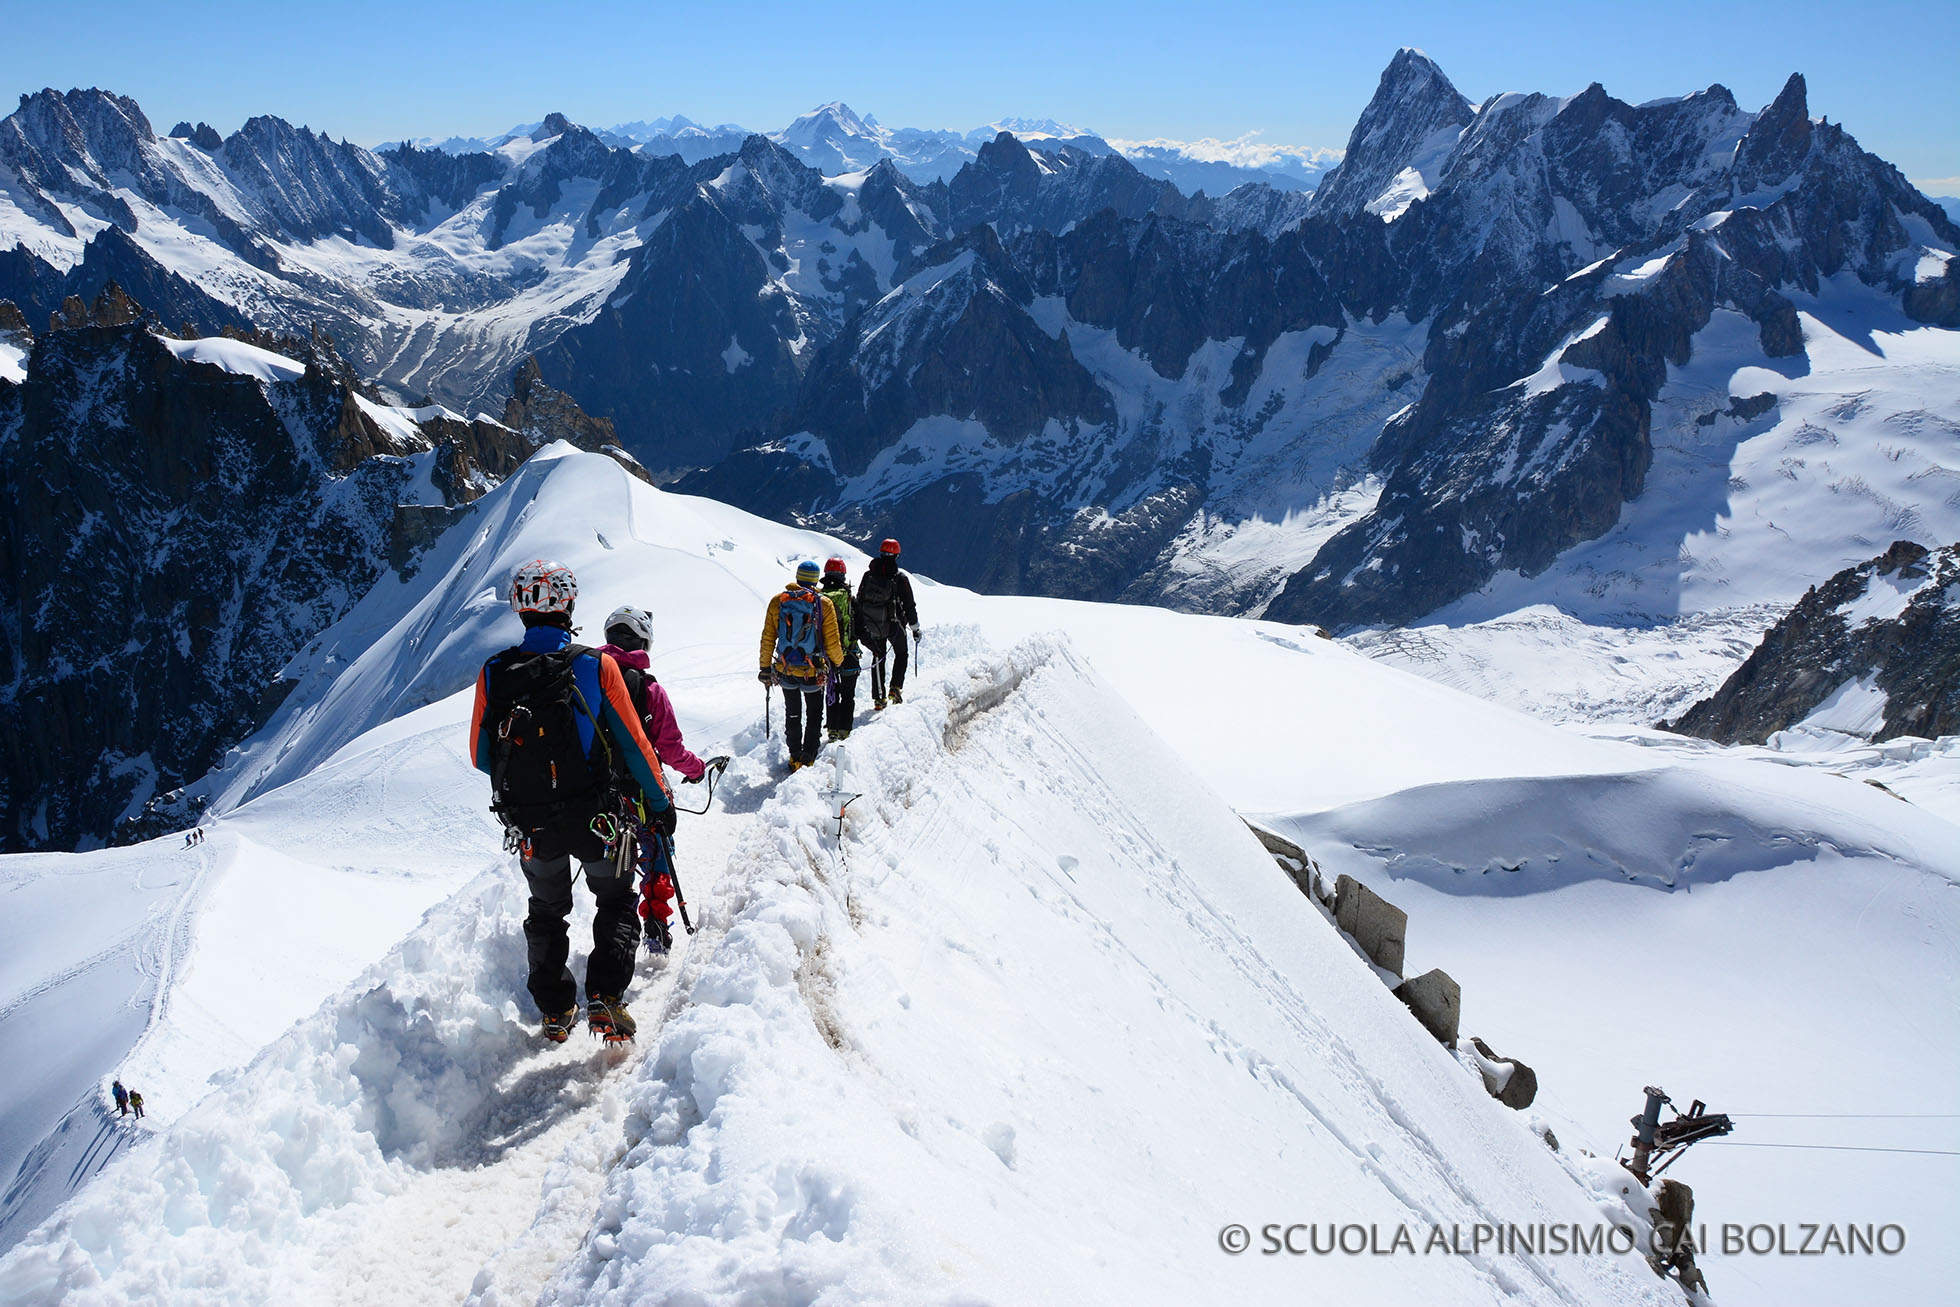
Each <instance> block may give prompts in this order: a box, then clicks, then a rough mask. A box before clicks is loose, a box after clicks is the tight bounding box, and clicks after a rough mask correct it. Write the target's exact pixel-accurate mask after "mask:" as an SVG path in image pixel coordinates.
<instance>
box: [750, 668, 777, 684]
mask: <svg viewBox="0 0 1960 1307" xmlns="http://www.w3.org/2000/svg"><path fill="white" fill-rule="evenodd" d="M755 679H756V680H758V681H761V682H762V683H763V684H764V685H774V684H775V683H776V673H775V672H773V671H771V670H770V669H769V668H767V667H764V668H760V669H758V670H757V672H756V674H755Z"/></svg>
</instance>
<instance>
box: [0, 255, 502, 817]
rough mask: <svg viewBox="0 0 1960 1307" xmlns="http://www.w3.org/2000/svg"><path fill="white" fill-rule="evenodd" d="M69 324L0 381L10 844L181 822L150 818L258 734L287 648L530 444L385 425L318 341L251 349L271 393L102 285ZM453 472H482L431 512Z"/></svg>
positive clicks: (1, 593)
mask: <svg viewBox="0 0 1960 1307" xmlns="http://www.w3.org/2000/svg"><path fill="white" fill-rule="evenodd" d="M60 318H61V321H60V323H59V325H58V327H57V328H56V329H55V330H51V331H49V332H47V333H45V334H43V335H40V336H38V337H36V338H35V339H34V342H33V349H32V353H31V354H30V355H29V358H28V364H27V376H26V380H25V381H24V382H23V383H21V384H19V385H15V384H12V383H5V382H0V748H4V750H5V766H4V768H0V848H5V849H6V850H8V851H15V850H20V849H29V848H74V847H88V846H93V845H95V844H99V843H101V842H102V841H103V840H105V839H109V838H116V837H128V836H134V835H142V834H148V833H154V830H155V829H158V828H161V827H163V826H167V825H168V824H170V823H172V822H174V821H177V820H181V818H182V817H183V816H184V815H185V814H170V815H164V814H161V813H157V812H155V811H154V810H152V809H151V808H150V805H151V804H152V803H153V802H154V801H155V800H157V799H158V797H159V796H161V795H163V794H165V793H167V792H169V791H171V790H174V789H175V788H177V787H178V786H180V785H182V784H184V783H185V782H186V781H189V780H192V779H195V778H196V777H197V776H199V775H201V774H202V773H203V772H204V771H206V770H207V769H208V768H209V767H211V766H212V765H213V764H214V763H215V762H216V761H217V760H218V758H219V757H220V756H221V755H222V753H223V751H224V750H225V749H226V748H227V747H228V746H230V745H231V744H233V743H235V742H237V741H238V740H240V739H242V738H243V737H244V736H245V735H247V734H249V733H250V731H251V730H252V729H253V728H254V727H255V726H256V725H257V724H258V723H259V722H260V721H262V720H263V719H264V717H265V715H266V714H268V713H269V712H270V711H271V710H272V709H273V708H274V707H276V706H277V702H278V699H279V695H280V691H281V689H282V686H283V683H282V682H280V680H279V672H280V669H281V667H282V666H283V665H284V664H285V663H286V661H287V660H288V659H289V658H290V657H291V656H292V655H293V653H294V652H296V651H297V650H298V649H299V648H300V647H301V646H303V645H304V643H305V642H306V640H308V639H310V638H311V637H312V636H313V634H314V633H315V632H317V631H319V630H320V629H322V628H323V627H325V626H326V625H327V624H329V623H330V622H332V621H334V620H336V619H337V618H339V617H340V616H341V615H343V614H344V613H345V612H346V611H347V610H348V609H349V608H350V607H351V606H352V605H353V604H354V602H355V601H356V600H358V599H359V597H360V596H361V595H362V594H363V593H365V592H366V591H367V589H368V588H369V587H370V586H371V585H372V584H373V583H374V581H375V580H376V579H377V578H378V577H379V576H380V575H381V574H382V572H383V571H384V570H385V569H386V568H387V567H389V566H390V565H391V563H392V564H395V565H400V564H403V563H405V562H408V561H409V560H410V559H412V556H413V554H414V552H415V549H416V547H417V545H418V544H420V543H425V542H426V540H427V539H428V538H430V531H431V529H432V527H439V525H440V523H441V521H442V517H441V515H442V514H444V513H446V512H447V511H448V510H449V509H450V508H452V507H453V506H454V505H456V504H460V503H462V502H464V501H466V500H467V499H469V498H472V497H474V495H476V494H480V493H482V490H483V489H487V488H488V484H489V483H487V482H485V481H484V479H483V476H484V475H491V474H494V469H496V468H501V467H506V466H510V465H514V464H512V463H511V460H512V459H513V458H515V457H517V456H519V454H521V452H523V451H528V450H529V449H530V448H532V446H531V444H530V442H529V440H528V439H527V438H525V437H524V436H522V435H521V434H520V433H518V432H515V431H507V430H505V429H504V428H501V427H496V425H495V424H490V423H484V424H475V425H476V426H480V427H484V428H495V430H496V431H499V432H503V435H504V438H505V440H506V443H505V444H504V446H503V447H501V448H495V449H493V448H491V447H490V446H489V444H487V443H486V441H487V440H488V437H487V436H486V434H485V432H483V431H477V430H472V431H468V432H464V433H444V432H441V431H438V432H436V433H433V434H432V433H430V432H428V431H427V430H426V429H425V430H424V431H423V432H422V433H420V434H413V435H412V434H410V433H409V432H408V431H406V430H405V429H404V427H403V424H402V423H401V422H400V421H399V420H396V419H390V420H389V421H388V422H387V423H383V422H381V421H378V420H377V419H376V417H375V416H374V415H373V414H372V413H371V412H370V411H369V408H368V405H369V403H371V401H368V400H367V399H366V398H365V397H364V396H362V395H360V394H359V393H358V391H357V389H356V383H355V381H354V379H353V378H352V375H351V372H350V371H349V370H348V369H347V365H346V362H345V360H344V359H341V358H340V356H339V355H338V353H337V351H336V350H335V349H334V347H333V343H332V341H331V340H330V339H327V338H325V337H323V336H316V337H314V338H313V339H311V340H304V339H297V340H296V339H281V338H271V337H265V336H260V337H258V338H257V339H256V341H255V342H254V343H255V344H257V345H259V346H260V347H261V348H272V349H274V350H275V351H276V352H277V353H279V354H281V355H283V356H285V357H286V358H288V359H291V360H293V361H294V362H297V363H300V364H303V365H304V372H303V373H302V374H301V375H299V376H297V377H295V378H294V379H292V380H281V381H266V380H262V379H260V377H259V376H256V375H247V374H243V373H240V372H236V371H231V370H228V368H227V367H226V366H222V365H220V364H218V363H213V362H201V361H196V360H195V359H194V358H191V357H180V356H179V354H178V353H176V352H173V349H172V346H173V345H174V344H175V342H173V341H171V340H169V339H167V338H165V337H163V336H160V335H158V334H157V333H156V332H155V331H154V330H153V329H152V328H151V326H150V325H149V324H148V322H147V320H146V319H147V315H145V314H144V313H143V311H142V310H141V309H140V308H139V307H138V306H137V305H136V304H135V303H134V302H133V301H132V300H130V299H129V297H128V296H126V295H124V294H123V293H122V292H121V290H120V289H119V288H117V287H114V286H111V287H109V288H107V289H105V290H104V292H103V293H102V294H101V295H99V296H97V298H96V300H95V302H94V303H93V304H91V305H88V306H83V305H82V304H81V303H80V301H79V299H76V300H75V301H74V302H73V303H71V304H69V305H68V306H67V308H66V310H65V311H64V312H63V313H62V314H61V315H60ZM377 411H378V410H377ZM429 463H434V464H435V465H436V466H435V468H433V469H431V468H428V467H426V466H425V465H426V464H429ZM443 467H448V468H451V469H456V468H468V469H472V471H473V472H474V473H476V475H458V476H452V477H451V478H450V479H449V484H448V486H447V489H448V491H449V495H448V497H447V499H446V500H445V501H444V502H435V503H431V502H429V501H428V500H427V498H426V495H427V491H426V487H427V486H428V485H429V483H430V480H431V476H430V473H431V472H432V471H437V470H439V469H441V468H443ZM484 469H490V470H491V471H490V472H489V473H485V472H484ZM435 480H437V481H438V482H439V483H440V482H441V481H442V478H441V477H439V476H438V477H436V478H435ZM432 514H433V515H434V516H433V517H432V516H431V515H432Z"/></svg>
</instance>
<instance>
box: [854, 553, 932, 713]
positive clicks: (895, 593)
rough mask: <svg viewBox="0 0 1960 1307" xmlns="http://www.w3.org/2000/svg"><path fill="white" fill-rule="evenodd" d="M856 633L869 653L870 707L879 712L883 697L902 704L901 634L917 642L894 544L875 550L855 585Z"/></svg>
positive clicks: (907, 581) (908, 581)
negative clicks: (888, 664) (887, 682)
mask: <svg viewBox="0 0 1960 1307" xmlns="http://www.w3.org/2000/svg"><path fill="white" fill-rule="evenodd" d="M856 613H857V633H858V638H859V639H861V640H863V641H864V643H865V645H866V646H867V647H868V648H869V649H870V650H871V706H872V707H873V708H877V709H883V708H884V706H885V701H886V699H887V697H889V698H890V700H891V702H893V703H904V702H905V632H906V629H907V628H908V627H909V628H910V629H911V632H912V638H913V640H915V641H916V640H917V639H918V638H919V605H918V602H917V601H916V600H914V599H913V598H912V578H911V577H909V576H907V575H906V574H905V573H903V572H901V571H899V570H898V541H896V540H887V541H885V543H883V544H882V545H879V546H878V556H877V557H876V558H874V559H872V560H871V565H870V566H869V567H867V568H865V569H864V579H863V580H862V581H860V582H858V592H857V608H856ZM887 645H889V646H890V648H891V655H892V669H891V689H890V692H889V696H888V695H887V691H886V688H885V650H886V646H887Z"/></svg>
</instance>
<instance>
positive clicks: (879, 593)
mask: <svg viewBox="0 0 1960 1307" xmlns="http://www.w3.org/2000/svg"><path fill="white" fill-rule="evenodd" d="M897 594H898V573H897V571H896V570H894V571H893V572H892V574H891V575H890V576H880V575H879V574H878V573H876V572H866V573H865V574H864V579H863V580H862V581H859V582H858V593H857V629H858V634H859V635H864V636H870V637H871V638H872V639H874V640H881V639H883V638H884V637H885V635H886V633H887V632H889V631H890V630H891V629H892V600H893V598H895V597H896V596H897Z"/></svg>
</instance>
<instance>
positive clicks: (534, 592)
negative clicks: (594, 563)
mask: <svg viewBox="0 0 1960 1307" xmlns="http://www.w3.org/2000/svg"><path fill="white" fill-rule="evenodd" d="M576 602H578V579H577V578H576V577H574V576H573V575H572V569H571V568H569V567H567V566H565V565H564V564H563V563H554V562H552V561H551V560H550V559H548V558H539V559H534V560H533V561H531V562H528V563H526V564H524V566H522V567H520V568H518V569H517V570H516V571H515V572H512V573H511V574H510V606H511V609H512V610H513V611H515V612H519V613H569V612H571V611H572V605H573V604H574V603H576Z"/></svg>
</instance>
